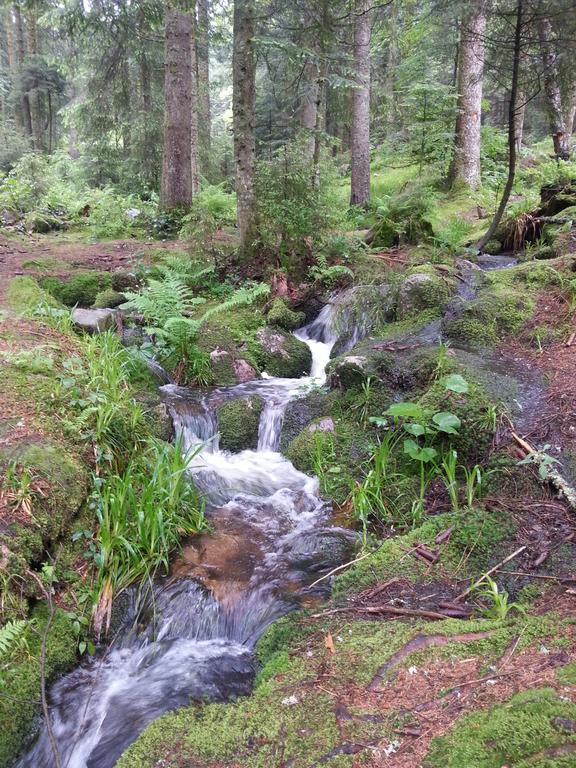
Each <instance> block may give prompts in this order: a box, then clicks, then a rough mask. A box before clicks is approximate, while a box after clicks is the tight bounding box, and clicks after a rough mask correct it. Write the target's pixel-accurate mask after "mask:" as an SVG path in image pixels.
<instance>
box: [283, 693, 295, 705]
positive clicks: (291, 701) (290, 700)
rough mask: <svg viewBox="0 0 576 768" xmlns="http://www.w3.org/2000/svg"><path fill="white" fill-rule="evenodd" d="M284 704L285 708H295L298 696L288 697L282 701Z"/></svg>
mask: <svg viewBox="0 0 576 768" xmlns="http://www.w3.org/2000/svg"><path fill="white" fill-rule="evenodd" d="M282 704H284V706H285V707H293V706H294V704H298V696H294V694H292V696H287V697H286V698H285V699H282Z"/></svg>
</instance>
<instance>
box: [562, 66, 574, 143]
mask: <svg viewBox="0 0 576 768" xmlns="http://www.w3.org/2000/svg"><path fill="white" fill-rule="evenodd" d="M575 119H576V81H575V82H573V83H571V86H570V88H568V89H567V94H566V107H565V110H564V129H565V131H566V142H567V144H568V146H569V147H570V142H571V140H572V135H573V133H574V120H575Z"/></svg>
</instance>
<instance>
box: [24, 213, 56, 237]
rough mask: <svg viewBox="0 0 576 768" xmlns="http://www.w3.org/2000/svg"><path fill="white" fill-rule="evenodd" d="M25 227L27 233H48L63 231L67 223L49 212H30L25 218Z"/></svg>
mask: <svg viewBox="0 0 576 768" xmlns="http://www.w3.org/2000/svg"><path fill="white" fill-rule="evenodd" d="M24 226H25V227H26V231H27V232H40V233H46V232H51V231H52V230H57V229H63V228H64V226H65V223H64V221H63V220H62V219H61V218H59V217H58V216H55V215H54V214H52V213H49V212H48V211H30V212H29V213H27V214H26V216H25V217H24Z"/></svg>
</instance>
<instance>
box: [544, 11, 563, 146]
mask: <svg viewBox="0 0 576 768" xmlns="http://www.w3.org/2000/svg"><path fill="white" fill-rule="evenodd" d="M539 12H540V17H539V19H538V39H539V41H540V54H541V56H542V66H543V68H544V73H543V76H544V93H545V95H546V107H547V110H548V120H549V125H550V133H551V134H552V141H553V142H554V154H555V155H556V157H557V158H558V159H559V160H570V140H569V138H568V137H567V131H566V126H565V123H564V111H563V109H562V91H561V88H560V67H559V65H558V55H557V52H556V48H555V44H554V32H553V30H552V24H551V22H550V19H549V18H548V16H546V15H545V4H544V3H542V2H541V3H540V7H539Z"/></svg>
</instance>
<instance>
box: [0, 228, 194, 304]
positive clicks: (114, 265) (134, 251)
mask: <svg viewBox="0 0 576 768" xmlns="http://www.w3.org/2000/svg"><path fill="white" fill-rule="evenodd" d="M157 248H170V249H185V248H186V244H185V243H183V242H179V241H171V242H158V241H152V240H149V241H141V240H109V241H106V242H101V243H83V242H79V241H74V240H73V239H71V237H70V235H49V236H42V235H22V236H18V237H11V238H8V237H6V236H1V235H0V303H1V302H2V301H3V298H4V295H5V291H6V287H7V285H8V283H9V281H10V278H12V277H14V276H16V275H31V276H34V277H38V275H39V274H41V275H44V276H45V275H53V276H60V277H62V276H66V275H69V274H70V272H71V271H74V270H82V269H98V270H103V271H106V272H111V271H113V270H117V269H130V268H131V267H132V265H133V264H134V261H135V257H136V256H138V255H143V254H145V253H147V252H150V251H152V250H154V249H157ZM33 262H37V263H36V264H34V263H33Z"/></svg>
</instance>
